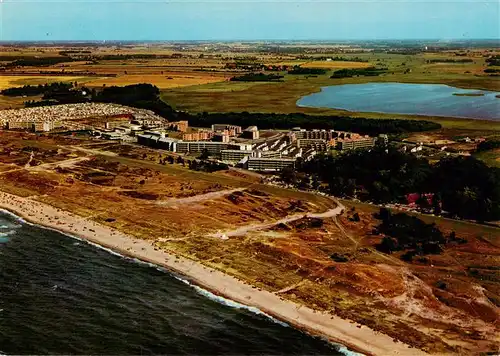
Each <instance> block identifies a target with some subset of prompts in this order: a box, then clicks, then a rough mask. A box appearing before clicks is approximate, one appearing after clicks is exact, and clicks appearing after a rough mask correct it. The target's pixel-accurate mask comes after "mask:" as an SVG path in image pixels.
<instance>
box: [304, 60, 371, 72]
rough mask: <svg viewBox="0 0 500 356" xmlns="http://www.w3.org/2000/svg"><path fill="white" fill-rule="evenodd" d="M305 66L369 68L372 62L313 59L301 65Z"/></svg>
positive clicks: (334, 68)
mask: <svg viewBox="0 0 500 356" xmlns="http://www.w3.org/2000/svg"><path fill="white" fill-rule="evenodd" d="M300 66H301V67H304V68H322V69H333V70H336V69H343V68H367V67H371V66H372V64H370V63H366V62H350V61H313V62H306V63H304V64H301V65H300Z"/></svg>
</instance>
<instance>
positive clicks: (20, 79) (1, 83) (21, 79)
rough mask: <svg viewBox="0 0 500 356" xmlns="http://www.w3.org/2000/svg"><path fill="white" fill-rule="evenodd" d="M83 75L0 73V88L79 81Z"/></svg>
mask: <svg viewBox="0 0 500 356" xmlns="http://www.w3.org/2000/svg"><path fill="white" fill-rule="evenodd" d="M82 78H83V77H70V76H68V77H66V76H22V75H12V76H10V75H0V90H3V89H7V88H12V87H20V86H23V85H38V84H46V83H54V82H73V81H81V79H82Z"/></svg>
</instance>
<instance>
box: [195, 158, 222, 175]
mask: <svg viewBox="0 0 500 356" xmlns="http://www.w3.org/2000/svg"><path fill="white" fill-rule="evenodd" d="M188 165H189V169H192V170H193V171H201V172H208V173H213V172H217V171H224V170H226V169H228V168H229V166H228V165H227V164H224V163H219V162H215V161H210V160H198V159H194V160H191V161H189V162H188Z"/></svg>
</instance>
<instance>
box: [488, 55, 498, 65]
mask: <svg viewBox="0 0 500 356" xmlns="http://www.w3.org/2000/svg"><path fill="white" fill-rule="evenodd" d="M486 63H487V64H488V65H489V66H500V55H496V56H491V57H490V58H486Z"/></svg>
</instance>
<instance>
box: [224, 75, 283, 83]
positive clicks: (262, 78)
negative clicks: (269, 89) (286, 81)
mask: <svg viewBox="0 0 500 356" xmlns="http://www.w3.org/2000/svg"><path fill="white" fill-rule="evenodd" d="M282 78H283V76H282V75H277V74H264V73H248V74H244V75H240V76H237V77H232V78H231V79H230V80H231V81H233V82H277V81H281V79H282Z"/></svg>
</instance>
